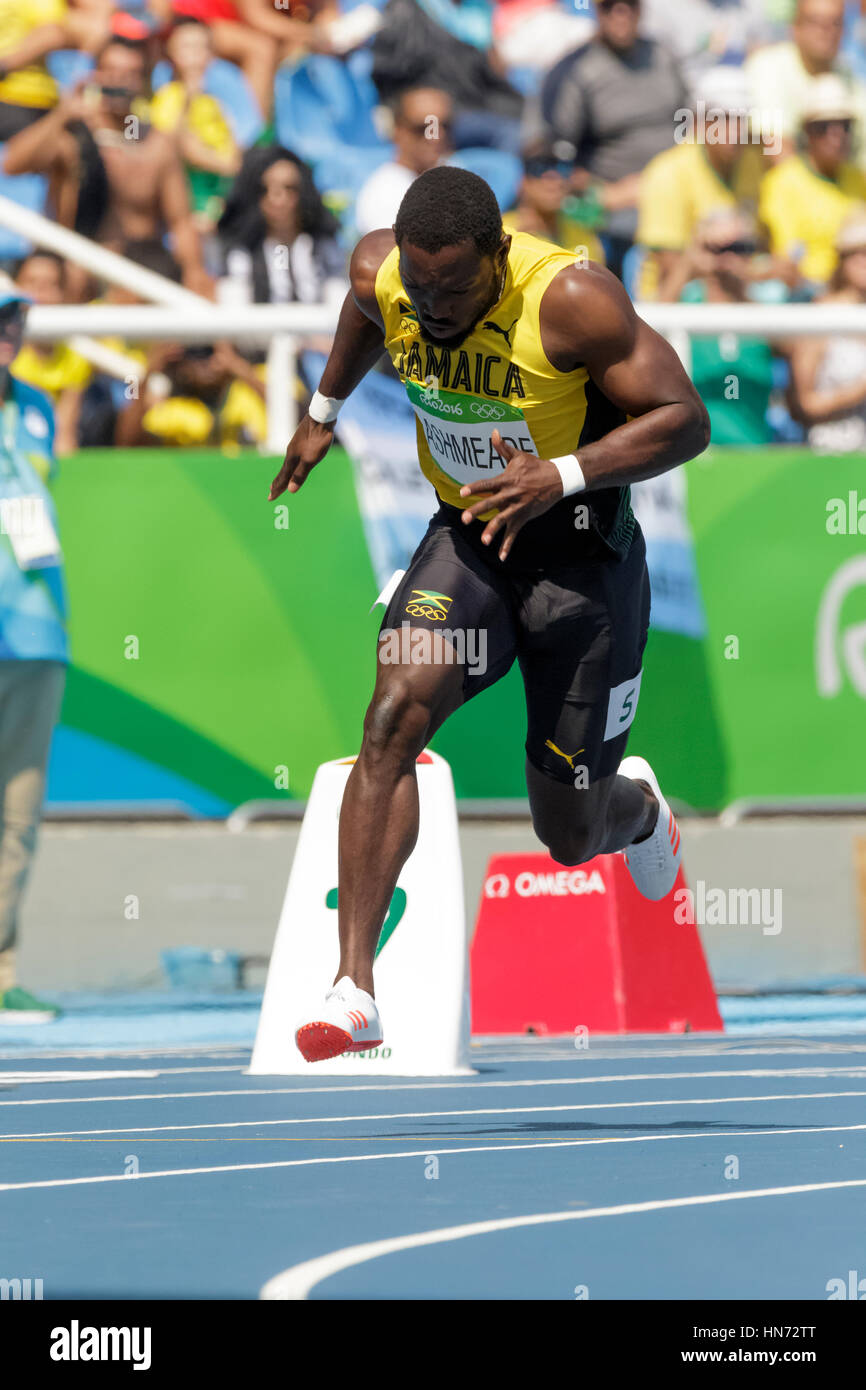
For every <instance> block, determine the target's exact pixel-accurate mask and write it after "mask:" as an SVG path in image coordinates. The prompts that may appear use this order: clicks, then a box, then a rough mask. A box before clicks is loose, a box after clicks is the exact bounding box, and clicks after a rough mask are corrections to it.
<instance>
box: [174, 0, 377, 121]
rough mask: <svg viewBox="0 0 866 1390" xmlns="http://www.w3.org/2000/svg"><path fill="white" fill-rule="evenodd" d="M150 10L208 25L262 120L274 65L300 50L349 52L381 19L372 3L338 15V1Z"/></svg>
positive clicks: (193, 2)
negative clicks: (243, 80)
mask: <svg viewBox="0 0 866 1390" xmlns="http://www.w3.org/2000/svg"><path fill="white" fill-rule="evenodd" d="M152 8H154V9H157V10H158V11H159V13H161V14H162V15H163V17H164V19H165V20H169V19H171V18H177V17H184V18H192V19H197V20H199V21H200V22H201V23H202V24H206V25H207V26H208V27H209V29H210V31H211V34H212V37H213V44H214V51H215V52H216V54H217V56H218V57H220V58H227V59H228V60H229V61H230V62H233V63H237V64H238V66H239V67H240V68H241V70H242V71H243V73H244V75H245V77H246V79H247V81H248V82H249V84H250V87H251V88H252V90H253V92H254V94H255V96H256V99H257V101H258V103H259V106H260V108H261V112H262V115H263V117H264V118H265V119H267V118H268V116H269V115H270V110H271V105H272V102H273V88H274V73H275V72H276V69H277V66H278V64H280V63H281V62H285V61H286V60H287V59H292V58H296V57H300V56H303V54H304V53H337V54H340V53H347V52H349V51H350V49H352V48H354V47H355V46H356V45H357V44H360V43H364V42H365V41H366V39H368V38H369V37H370V35H371V34H372V33H373V32H374V31H375V29H376V28H377V27H378V25H379V23H380V20H379V15H378V11H377V10H376V9H375V7H374V6H373V5H371V4H362V5H358V6H357V7H356V8H355V9H354V10H352V11H350V12H349V13H348V14H342V13H341V10H340V5H339V0H305V3H303V4H296V3H294V0H291V3H290V2H289V0H286V3H283V4H279V3H277V4H275V3H274V0H156V3H154V4H152Z"/></svg>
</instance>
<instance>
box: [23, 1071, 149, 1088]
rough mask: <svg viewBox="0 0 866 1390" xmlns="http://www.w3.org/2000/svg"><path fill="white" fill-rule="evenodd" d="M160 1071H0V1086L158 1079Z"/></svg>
mask: <svg viewBox="0 0 866 1390" xmlns="http://www.w3.org/2000/svg"><path fill="white" fill-rule="evenodd" d="M158 1076H159V1072H158V1071H0V1086H2V1085H4V1084H6V1085H12V1086H45V1085H48V1084H49V1083H51V1082H55V1081H78V1082H82V1081H135V1080H138V1078H139V1077H140V1078H141V1079H142V1080H143V1081H156V1079H157V1078H158Z"/></svg>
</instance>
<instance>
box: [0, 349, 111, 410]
mask: <svg viewBox="0 0 866 1390" xmlns="http://www.w3.org/2000/svg"><path fill="white" fill-rule="evenodd" d="M12 371H13V373H14V374H15V376H17V377H20V379H21V380H22V381H27V382H29V383H30V385H31V386H38V387H39V389H40V390H41V391H44V392H45V394H46V395H48V396H50V397H51V399H52V401H55V402H56V400H57V397H58V396H59V395H60V393H61V391H68V390H70V389H72V390H76V391H80V390H83V389H84V387H85V386H86V385H87V383H88V382H89V381H90V378H91V376H92V375H93V368H92V367H91V365H90V363H89V362H88V361H87V359H86V358H85V357H82V356H81V354H80V353H78V352H74V351H73V350H72V348H70V347H67V345H66V344H65V343H54V344H53V345H52V347H51V350H50V352H48V353H42V352H39V351H37V349H36V348H35V347H34V346H33V344H32V343H25V345H24V347H23V348H22V349H21V351H20V352H19V354H18V356H17V357H16V358H15V361H14V362H13V363H12Z"/></svg>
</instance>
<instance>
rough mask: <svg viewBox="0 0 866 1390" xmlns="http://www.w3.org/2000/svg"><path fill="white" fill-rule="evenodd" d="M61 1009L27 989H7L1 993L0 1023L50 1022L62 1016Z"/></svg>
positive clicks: (16, 987)
mask: <svg viewBox="0 0 866 1390" xmlns="http://www.w3.org/2000/svg"><path fill="white" fill-rule="evenodd" d="M60 1013H61V1010H60V1009H58V1008H57V1007H56V1005H54V1004H46V1003H45V1001H44V1000H42V999H37V998H36V996H35V994H30V993H28V991H27V990H26V989H19V988H18V986H17V985H16V986H15V987H14V988H13V989H7V990H6V992H5V994H0V1024H2V1023H49V1022H50V1021H51V1019H53V1018H59V1017H60Z"/></svg>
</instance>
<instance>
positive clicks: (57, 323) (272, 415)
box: [27, 277, 866, 454]
mask: <svg viewBox="0 0 866 1390" xmlns="http://www.w3.org/2000/svg"><path fill="white" fill-rule="evenodd" d="M157 278H158V277H157ZM168 283H170V282H168ZM193 298H195V301H196V302H195V303H193V304H184V305H183V307H181V306H179V305H158V304H133V305H117V304H62V305H57V306H51V307H47V306H45V307H42V306H35V307H34V308H33V309H31V311H30V313H29V315H28V324H27V336H28V337H29V338H32V339H34V340H36V341H40V342H50V341H53V340H55V339H70V338H73V337H74V336H75V335H78V334H84V335H87V337H88V338H90V339H91V340H92V339H98V338H101V337H117V338H120V339H122V340H124V341H126V342H166V341H167V342H179V343H211V342H215V341H217V340H218V339H220V338H227V339H229V340H230V341H231V342H234V343H238V344H242V345H244V346H247V347H254V346H255V347H261V348H266V349H267V353H268V361H267V414H268V437H267V441H266V444H265V449H266V451H267V452H268V453H273V454H281V453H282V452H283V450H284V449H285V447H286V444H287V443H288V440H289V439H290V438H291V435H292V431H293V430H294V428H295V425H296V423H297V402H296V400H295V395H294V389H293V383H294V380H295V372H296V352H297V341H298V339H299V338H303V337H305V336H308V335H310V334H318V335H321V334H326V335H327V334H330V333H333V331H334V329H335V327H336V323H337V310H336V309H335V308H333V307H326V306H324V305H316V304H246V305H226V304H213V303H211V302H210V301H209V300H206V299H200V298H198V296H194V297H193ZM637 309H638V312H639V313H640V314H641V316H642V317H643V318H645V319H646V320H647V322H648V323H650V324H651V325H652V326H653V328H656V329H657V330H658V331H659V332H660V333H662V334H664V336H665V337H666V338H667V339H668V340H669V341H670V342H671V343H672V344H673V346H674V347H675V348H676V350H677V352H678V353H679V355H680V357H681V358H682V360H683V362H684V364H685V366H686V368H687V369H688V368H689V366H690V359H691V352H690V336H691V335H693V334H694V335H695V336H698V337H716V336H718V335H720V334H724V333H735V334H738V335H740V336H741V337H757V338H769V339H772V340H781V339H785V338H797V337H803V336H810V337H815V336H818V337H831V336H837V335H844V336H860V337H864V338H866V305H860V304H779V305H772V306H770V305H763V304H654V303H648V304H638V305H637ZM94 346H98V345H96V344H95V345H94ZM87 355H90V354H87ZM124 375H126V372H124Z"/></svg>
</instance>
